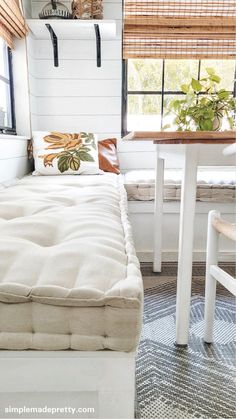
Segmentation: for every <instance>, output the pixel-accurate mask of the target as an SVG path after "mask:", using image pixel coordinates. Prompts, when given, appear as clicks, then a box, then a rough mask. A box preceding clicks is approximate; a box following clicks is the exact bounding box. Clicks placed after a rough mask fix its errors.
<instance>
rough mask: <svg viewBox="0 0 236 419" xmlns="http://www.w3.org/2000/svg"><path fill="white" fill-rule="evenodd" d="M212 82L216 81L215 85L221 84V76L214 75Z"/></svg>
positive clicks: (211, 78)
mask: <svg viewBox="0 0 236 419" xmlns="http://www.w3.org/2000/svg"><path fill="white" fill-rule="evenodd" d="M210 80H211V81H214V82H215V83H220V81H221V78H220V77H219V76H217V75H216V74H213V75H212V76H211V77H210Z"/></svg>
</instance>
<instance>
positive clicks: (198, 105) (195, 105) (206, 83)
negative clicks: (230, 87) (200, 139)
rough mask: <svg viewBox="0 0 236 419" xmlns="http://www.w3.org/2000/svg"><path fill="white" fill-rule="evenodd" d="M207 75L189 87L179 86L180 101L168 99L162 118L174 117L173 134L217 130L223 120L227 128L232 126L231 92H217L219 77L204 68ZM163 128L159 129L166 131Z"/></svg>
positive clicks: (232, 103) (223, 90) (233, 100)
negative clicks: (174, 132)
mask: <svg viewBox="0 0 236 419" xmlns="http://www.w3.org/2000/svg"><path fill="white" fill-rule="evenodd" d="M206 72H207V76H206V77H204V78H202V79H200V80H196V79H194V78H192V80H191V82H190V83H189V84H183V85H182V86H181V90H182V92H183V93H185V97H184V98H183V99H174V100H172V101H171V102H170V103H169V105H168V107H167V112H166V115H170V114H173V115H174V121H173V122H174V125H175V126H176V129H177V131H218V130H220V129H221V127H222V121H223V119H224V118H226V119H227V120H228V124H229V127H230V128H231V129H233V126H234V118H233V115H234V112H235V99H234V97H233V95H232V93H231V92H229V91H227V90H225V89H218V85H219V83H220V81H221V78H220V77H219V76H218V75H217V74H216V73H215V70H214V69H213V68H206ZM170 127H171V126H170V125H165V126H164V127H163V129H168V128H170Z"/></svg>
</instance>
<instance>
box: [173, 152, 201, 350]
mask: <svg viewBox="0 0 236 419" xmlns="http://www.w3.org/2000/svg"><path fill="white" fill-rule="evenodd" d="M197 154H198V150H197V147H195V146H194V145H186V146H185V164H184V176H183V180H182V190H181V207H180V228H179V256H178V278H177V299H176V344H177V345H183V346H186V345H187V343H188V332H189V318H190V302H191V284H192V261H193V235H194V217H195V206H196V189H197V163H198V156H197Z"/></svg>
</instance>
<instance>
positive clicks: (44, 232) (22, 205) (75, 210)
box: [0, 174, 143, 351]
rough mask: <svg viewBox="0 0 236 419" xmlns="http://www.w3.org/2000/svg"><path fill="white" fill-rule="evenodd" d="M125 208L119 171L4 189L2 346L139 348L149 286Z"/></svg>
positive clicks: (0, 204) (0, 209)
mask: <svg viewBox="0 0 236 419" xmlns="http://www.w3.org/2000/svg"><path fill="white" fill-rule="evenodd" d="M126 205H127V199H126V192H125V190H124V187H123V183H122V177H121V176H117V175H114V174H105V175H96V176H40V177H36V176H27V177H25V178H23V179H22V180H20V181H17V183H16V184H15V185H11V186H10V187H6V188H4V187H3V188H2V189H1V191H0V348H1V349H38V350H63V349H69V348H70V349H75V350H90V351H93V350H99V349H111V350H117V351H131V350H134V349H135V347H136V346H137V344H138V341H139V335H140V329H141V316H142V300H143V290H142V280H141V274H140V270H139V263H138V260H137V257H136V255H135V250H134V246H133V241H132V233H131V227H130V224H129V221H128V218H127V209H126Z"/></svg>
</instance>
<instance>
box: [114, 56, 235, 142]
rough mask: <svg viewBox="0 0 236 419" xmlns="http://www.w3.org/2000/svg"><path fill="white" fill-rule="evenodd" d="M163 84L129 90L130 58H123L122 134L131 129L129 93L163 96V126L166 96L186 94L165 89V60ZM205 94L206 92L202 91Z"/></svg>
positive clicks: (200, 63) (163, 63)
mask: <svg viewBox="0 0 236 419" xmlns="http://www.w3.org/2000/svg"><path fill="white" fill-rule="evenodd" d="M201 66H202V62H201V60H198V75H197V79H198V80H200V76H201ZM161 84H162V86H161V90H150V91H148V90H135V91H133V90H128V60H124V59H123V60H122V111H121V115H122V118H121V135H122V137H124V136H125V135H127V134H129V132H130V131H128V129H127V122H128V96H129V95H157V96H161V126H163V116H164V96H168V95H185V93H183V92H182V91H179V90H175V91H174V90H172V91H170V90H164V86H165V60H164V59H163V60H162V83H161ZM201 94H204V93H200V95H201ZM232 94H233V96H234V97H236V62H235V75H234V86H233V89H232Z"/></svg>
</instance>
